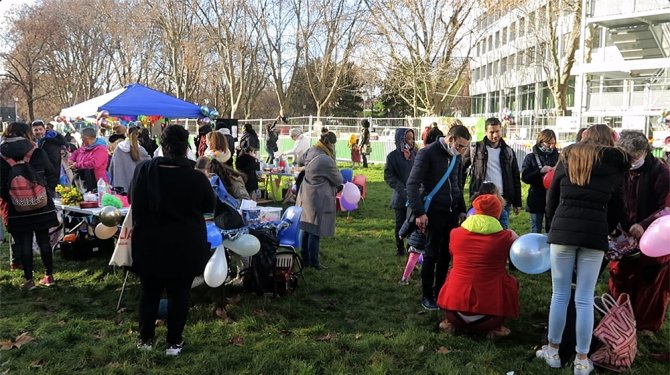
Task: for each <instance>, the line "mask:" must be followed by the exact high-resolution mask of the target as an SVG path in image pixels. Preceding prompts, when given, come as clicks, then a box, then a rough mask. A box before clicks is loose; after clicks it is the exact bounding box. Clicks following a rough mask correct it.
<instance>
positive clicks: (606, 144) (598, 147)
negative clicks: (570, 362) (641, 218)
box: [537, 125, 630, 375]
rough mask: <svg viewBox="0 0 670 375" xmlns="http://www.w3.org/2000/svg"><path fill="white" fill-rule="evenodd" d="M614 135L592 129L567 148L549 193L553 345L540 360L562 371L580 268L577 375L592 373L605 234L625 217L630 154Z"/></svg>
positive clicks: (542, 352) (607, 130)
mask: <svg viewBox="0 0 670 375" xmlns="http://www.w3.org/2000/svg"><path fill="white" fill-rule="evenodd" d="M612 135H613V132H612V130H611V129H610V128H609V127H607V126H605V125H594V126H592V127H591V128H589V138H588V139H586V140H584V141H582V142H580V143H577V144H575V145H572V146H570V147H568V148H566V149H565V150H564V152H563V153H562V154H561V157H560V160H559V163H558V164H557V166H556V174H555V176H554V179H553V181H552V183H551V187H550V189H549V192H548V194H547V214H548V216H549V218H551V219H552V221H551V229H550V231H549V243H550V244H551V247H550V254H551V279H552V296H551V305H550V308H549V338H548V339H549V340H548V341H549V345H545V346H543V347H542V350H538V351H537V356H538V357H539V358H543V359H544V360H545V361H546V363H547V364H548V365H549V366H550V367H554V368H557V367H561V360H560V357H559V355H558V348H559V345H560V343H561V338H562V336H563V330H564V328H565V316H566V311H567V307H568V300H569V298H570V294H571V287H570V286H571V283H572V275H573V271H574V270H575V268H576V271H577V285H576V292H575V307H576V327H575V331H576V341H577V347H576V352H577V357H576V358H575V361H574V373H575V375H588V374H589V373H591V371H593V363H592V362H591V360H589V359H588V352H589V348H590V346H591V336H592V335H593V296H594V291H595V285H596V280H597V279H598V274H599V271H600V266H601V264H602V260H603V256H604V252H605V251H606V250H607V248H608V242H607V235H608V234H609V233H610V232H611V231H612V230H613V229H614V228H615V226H616V224H617V221H618V219H619V218H620V217H621V212H622V207H623V200H622V190H621V186H622V183H623V175H624V172H625V171H626V170H628V169H629V168H630V164H629V162H628V159H627V157H626V154H625V153H624V152H623V151H621V150H619V149H617V148H615V147H613V145H614V143H613V140H612V139H613V138H612Z"/></svg>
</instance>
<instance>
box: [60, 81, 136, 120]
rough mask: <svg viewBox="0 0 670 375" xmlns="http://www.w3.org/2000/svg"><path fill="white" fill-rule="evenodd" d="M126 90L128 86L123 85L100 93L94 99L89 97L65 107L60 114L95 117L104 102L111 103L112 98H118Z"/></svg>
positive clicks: (73, 116)
mask: <svg viewBox="0 0 670 375" xmlns="http://www.w3.org/2000/svg"><path fill="white" fill-rule="evenodd" d="M124 91H126V88H125V87H122V88H120V89H117V90H114V91H110V92H108V93H106V94H104V95H100V96H97V97H95V98H93V99H89V100H87V101H85V102H81V103H79V104H77V105H75V106H72V107H68V108H63V109H62V110H61V111H60V115H61V116H67V117H72V118H75V117H95V115H96V114H97V112H98V109H99V108H100V107H102V106H103V105H104V104H107V103H109V102H110V101H111V100H112V99H114V98H116V97H117V96H119V95H120V94H121V93H122V92H124Z"/></svg>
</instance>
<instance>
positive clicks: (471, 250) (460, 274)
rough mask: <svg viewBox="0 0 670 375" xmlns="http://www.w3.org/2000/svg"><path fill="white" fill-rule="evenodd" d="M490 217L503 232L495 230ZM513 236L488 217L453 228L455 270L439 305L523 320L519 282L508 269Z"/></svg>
mask: <svg viewBox="0 0 670 375" xmlns="http://www.w3.org/2000/svg"><path fill="white" fill-rule="evenodd" d="M487 218H490V219H493V220H494V221H495V222H496V223H497V225H498V228H499V229H498V228H491V227H492V226H493V224H492V222H491V223H489V222H488V221H489V220H488V219H487ZM466 228H469V229H471V230H472V231H470V230H468V229H466ZM482 229H484V230H482ZM513 236H514V235H513V232H512V231H510V230H502V227H500V224H499V223H498V221H497V220H496V219H495V218H491V217H489V216H484V215H473V216H470V217H469V218H468V219H467V220H466V221H465V222H463V226H462V227H459V228H455V229H453V230H452V231H451V239H450V242H449V252H450V253H451V256H452V259H453V267H452V268H451V270H450V271H449V274H448V275H447V280H446V281H445V283H444V285H443V286H442V289H441V290H440V295H439V296H438V299H437V304H438V306H440V307H441V308H442V309H445V310H451V311H459V312H462V313H469V314H482V315H493V316H499V317H510V318H517V317H519V283H518V282H517V280H516V279H515V278H514V277H512V276H510V275H508V274H507V271H506V270H505V264H506V262H507V258H508V254H509V249H510V246H512V243H513V242H514V237H513Z"/></svg>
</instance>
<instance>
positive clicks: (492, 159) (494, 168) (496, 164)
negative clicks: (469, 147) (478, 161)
mask: <svg viewBox="0 0 670 375" xmlns="http://www.w3.org/2000/svg"><path fill="white" fill-rule="evenodd" d="M500 150H502V149H501V148H500V147H498V148H492V147H489V146H486V151H487V152H488V155H489V156H488V160H487V162H486V176H485V179H486V181H491V182H493V183H494V184H495V185H496V186H497V187H498V190H499V191H500V192H501V193H502V192H503V176H502V166H501V165H500Z"/></svg>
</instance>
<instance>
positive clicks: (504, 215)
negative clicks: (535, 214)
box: [498, 203, 512, 229]
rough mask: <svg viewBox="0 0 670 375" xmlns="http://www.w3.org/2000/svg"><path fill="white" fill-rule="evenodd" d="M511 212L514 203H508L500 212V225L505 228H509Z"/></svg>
mask: <svg viewBox="0 0 670 375" xmlns="http://www.w3.org/2000/svg"><path fill="white" fill-rule="evenodd" d="M510 212H512V204H511V203H510V204H508V205H507V206H505V208H503V211H502V212H501V213H500V219H498V221H499V222H500V225H501V226H502V227H503V229H509V215H510Z"/></svg>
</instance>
